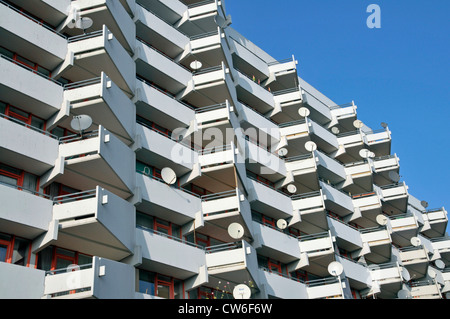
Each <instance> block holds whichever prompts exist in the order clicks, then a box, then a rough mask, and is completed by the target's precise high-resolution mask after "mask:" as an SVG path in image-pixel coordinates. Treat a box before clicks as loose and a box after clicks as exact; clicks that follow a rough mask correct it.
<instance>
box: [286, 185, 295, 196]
mask: <svg viewBox="0 0 450 319" xmlns="http://www.w3.org/2000/svg"><path fill="white" fill-rule="evenodd" d="M287 190H288V192H289V193H291V194H295V193H296V192H297V187H296V186H295V185H294V184H289V185H288V186H287Z"/></svg>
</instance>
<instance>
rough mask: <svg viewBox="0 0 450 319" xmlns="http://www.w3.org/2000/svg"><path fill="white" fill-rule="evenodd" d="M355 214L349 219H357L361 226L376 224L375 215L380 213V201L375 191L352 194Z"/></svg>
mask: <svg viewBox="0 0 450 319" xmlns="http://www.w3.org/2000/svg"><path fill="white" fill-rule="evenodd" d="M352 201H353V206H354V207H355V214H354V215H353V217H352V218H351V221H358V224H359V225H361V226H362V227H374V226H375V225H378V223H377V220H376V218H377V216H378V215H379V214H381V213H382V209H381V208H382V203H381V199H380V196H379V195H378V193H377V192H369V193H363V194H357V195H352Z"/></svg>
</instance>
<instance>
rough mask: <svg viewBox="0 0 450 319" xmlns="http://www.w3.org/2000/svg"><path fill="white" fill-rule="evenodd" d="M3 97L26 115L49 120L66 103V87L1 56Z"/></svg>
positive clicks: (0, 79) (0, 86) (0, 93)
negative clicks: (64, 93)
mask: <svg viewBox="0 0 450 319" xmlns="http://www.w3.org/2000/svg"><path fill="white" fill-rule="evenodd" d="M0 57H1V58H0V95H1V96H7V97H8V102H9V103H10V104H12V105H20V106H21V107H22V109H23V110H24V111H26V112H30V113H33V114H34V115H36V116H39V117H41V118H49V117H50V116H52V115H53V114H54V113H56V112H58V111H59V109H60V108H61V104H62V102H63V91H64V89H63V85H62V84H61V83H59V82H56V81H55V80H52V79H51V78H49V77H48V76H46V75H44V74H42V73H39V72H37V71H35V70H34V69H31V68H30V67H27V66H25V65H23V64H20V63H18V62H16V61H14V60H12V59H11V58H8V57H7V56H4V55H0Z"/></svg>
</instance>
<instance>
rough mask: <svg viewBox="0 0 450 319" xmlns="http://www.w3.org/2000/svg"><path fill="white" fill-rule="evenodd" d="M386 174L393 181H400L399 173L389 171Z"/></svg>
mask: <svg viewBox="0 0 450 319" xmlns="http://www.w3.org/2000/svg"><path fill="white" fill-rule="evenodd" d="M388 175H389V178H390V179H391V181H393V182H395V183H398V182H399V181H400V175H399V174H398V173H397V172H394V171H390V172H389V174H388Z"/></svg>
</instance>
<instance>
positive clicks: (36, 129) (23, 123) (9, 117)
mask: <svg viewBox="0 0 450 319" xmlns="http://www.w3.org/2000/svg"><path fill="white" fill-rule="evenodd" d="M0 118H4V119H7V120H9V121H11V122H14V123H17V124H19V125H22V126H25V127H26V128H29V129H32V130H33V131H36V132H38V133H41V134H43V135H45V136H48V137H51V138H53V139H55V140H59V137H58V136H56V135H53V134H51V133H50V132H47V131H44V130H41V129H39V128H37V127H35V126H32V125H30V124H27V123H25V122H22V121H21V120H18V119H16V118H14V117H11V116H8V115H6V114H3V113H0Z"/></svg>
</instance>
